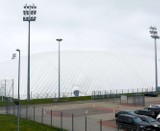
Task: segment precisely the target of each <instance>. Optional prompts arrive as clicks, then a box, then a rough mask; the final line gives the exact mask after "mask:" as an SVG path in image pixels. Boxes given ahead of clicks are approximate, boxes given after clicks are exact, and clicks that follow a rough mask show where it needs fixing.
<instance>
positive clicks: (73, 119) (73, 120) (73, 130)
mask: <svg viewBox="0 0 160 131" xmlns="http://www.w3.org/2000/svg"><path fill="white" fill-rule="evenodd" d="M72 131H74V114H72Z"/></svg>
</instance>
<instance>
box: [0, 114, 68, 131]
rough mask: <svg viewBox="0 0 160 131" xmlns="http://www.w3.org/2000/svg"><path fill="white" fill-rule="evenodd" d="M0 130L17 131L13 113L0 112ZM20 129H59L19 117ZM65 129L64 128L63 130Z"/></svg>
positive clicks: (57, 130) (54, 130) (52, 130)
mask: <svg viewBox="0 0 160 131" xmlns="http://www.w3.org/2000/svg"><path fill="white" fill-rule="evenodd" d="M0 130H1V131H17V117H15V116H13V115H3V114H0ZM20 130H21V131H60V129H58V128H54V127H50V126H47V125H43V124H39V123H37V122H33V121H29V120H25V119H20ZM63 131H66V130H63Z"/></svg>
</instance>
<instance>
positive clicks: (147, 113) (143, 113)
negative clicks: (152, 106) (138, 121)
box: [134, 109, 157, 118]
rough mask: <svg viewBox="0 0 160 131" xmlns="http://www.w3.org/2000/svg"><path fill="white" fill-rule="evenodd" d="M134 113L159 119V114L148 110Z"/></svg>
mask: <svg viewBox="0 0 160 131" xmlns="http://www.w3.org/2000/svg"><path fill="white" fill-rule="evenodd" d="M134 113H136V114H138V115H145V116H150V117H152V118H156V117H157V114H156V113H155V112H154V111H152V110H148V109H139V110H135V111H134Z"/></svg>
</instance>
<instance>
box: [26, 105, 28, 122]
mask: <svg viewBox="0 0 160 131" xmlns="http://www.w3.org/2000/svg"><path fill="white" fill-rule="evenodd" d="M26 119H28V104H27V105H26Z"/></svg>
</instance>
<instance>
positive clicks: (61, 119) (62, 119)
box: [61, 112, 63, 131]
mask: <svg viewBox="0 0 160 131" xmlns="http://www.w3.org/2000/svg"><path fill="white" fill-rule="evenodd" d="M62 128H63V113H62V112H61V131H63V129H62Z"/></svg>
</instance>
